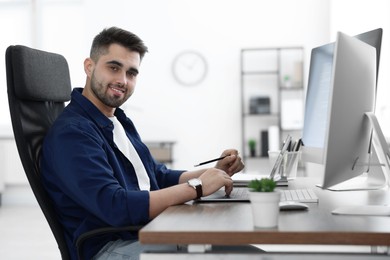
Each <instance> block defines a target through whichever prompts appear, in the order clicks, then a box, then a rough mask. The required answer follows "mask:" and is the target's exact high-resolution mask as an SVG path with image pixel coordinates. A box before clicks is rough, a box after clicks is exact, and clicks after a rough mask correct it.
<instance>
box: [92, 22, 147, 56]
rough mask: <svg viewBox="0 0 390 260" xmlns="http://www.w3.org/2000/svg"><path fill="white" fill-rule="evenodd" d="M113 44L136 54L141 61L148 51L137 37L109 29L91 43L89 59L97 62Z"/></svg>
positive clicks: (126, 32)
mask: <svg viewBox="0 0 390 260" xmlns="http://www.w3.org/2000/svg"><path fill="white" fill-rule="evenodd" d="M114 43H116V44H119V45H121V46H123V47H125V48H127V49H128V50H130V51H135V52H138V53H139V55H140V57H141V60H142V58H143V57H144V55H145V53H146V52H147V51H148V47H146V46H145V44H144V42H143V41H142V40H141V39H140V38H139V37H138V36H137V35H135V34H133V33H131V32H129V31H126V30H123V29H120V28H117V27H110V28H106V29H104V30H103V31H101V32H100V33H99V34H98V35H96V36H95V38H94V39H93V42H92V47H91V52H90V57H91V58H92V59H93V60H94V61H97V60H98V59H99V57H100V56H101V55H102V54H104V53H107V51H108V47H109V46H110V45H111V44H114Z"/></svg>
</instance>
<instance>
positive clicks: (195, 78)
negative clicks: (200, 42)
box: [172, 51, 207, 86]
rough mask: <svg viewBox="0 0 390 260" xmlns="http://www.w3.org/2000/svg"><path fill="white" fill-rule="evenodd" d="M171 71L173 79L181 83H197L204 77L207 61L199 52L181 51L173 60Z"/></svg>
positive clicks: (186, 84)
mask: <svg viewBox="0 0 390 260" xmlns="http://www.w3.org/2000/svg"><path fill="white" fill-rule="evenodd" d="M172 73H173V77H174V78H175V80H176V81H177V82H178V83H180V84H182V85H185V86H194V85H197V84H199V83H201V82H202V81H203V80H204V79H205V78H206V75H207V61H206V59H205V58H204V56H203V55H202V54H200V53H199V52H196V51H184V52H181V53H179V54H178V55H177V56H176V57H175V59H174V60H173V63H172Z"/></svg>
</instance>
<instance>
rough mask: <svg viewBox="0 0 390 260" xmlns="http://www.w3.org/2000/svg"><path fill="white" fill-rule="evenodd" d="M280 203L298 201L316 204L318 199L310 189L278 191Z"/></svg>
mask: <svg viewBox="0 0 390 260" xmlns="http://www.w3.org/2000/svg"><path fill="white" fill-rule="evenodd" d="M280 192H281V193H282V194H281V197H280V201H298V202H304V203H310V202H314V203H317V202H318V197H317V195H316V194H315V192H314V191H313V190H312V189H297V190H280Z"/></svg>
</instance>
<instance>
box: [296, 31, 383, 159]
mask: <svg viewBox="0 0 390 260" xmlns="http://www.w3.org/2000/svg"><path fill="white" fill-rule="evenodd" d="M382 34H383V30H382V29H381V28H378V29H375V30H371V31H368V32H364V33H361V34H358V35H356V36H354V37H355V38H357V39H359V40H361V41H363V42H365V43H367V44H369V45H371V46H373V47H375V49H376V79H377V80H378V73H379V62H380V53H381V43H382ZM334 47H335V43H334V42H333V43H329V44H326V45H323V46H319V47H317V48H314V49H313V50H312V52H311V60H310V70H309V80H308V87H307V93H306V105H305V117H304V122H305V123H304V127H303V135H302V141H303V143H304V147H303V149H302V150H303V153H302V156H303V159H304V161H306V162H311V163H316V164H320V165H323V163H324V153H323V151H324V145H325V133H326V123H327V114H328V104H329V98H328V96H329V91H330V87H331V80H332V68H333V58H334Z"/></svg>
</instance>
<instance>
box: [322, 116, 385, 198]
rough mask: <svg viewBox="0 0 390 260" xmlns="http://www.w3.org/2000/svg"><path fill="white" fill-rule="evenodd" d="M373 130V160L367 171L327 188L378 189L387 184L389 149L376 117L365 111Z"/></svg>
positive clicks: (347, 189) (343, 189)
mask: <svg viewBox="0 0 390 260" xmlns="http://www.w3.org/2000/svg"><path fill="white" fill-rule="evenodd" d="M365 115H366V116H367V117H368V119H369V121H370V123H371V126H372V128H373V130H374V132H373V138H372V139H373V147H374V153H373V160H371V162H369V164H368V165H369V168H370V169H369V171H368V172H365V173H363V174H362V175H359V176H357V177H355V178H352V179H349V180H347V181H344V182H341V183H339V184H336V185H334V186H331V187H329V188H327V189H328V190H331V191H354V190H355V191H356V190H378V189H382V188H385V187H388V186H389V176H390V150H389V147H388V145H387V142H386V139H385V137H384V135H383V132H382V129H381V127H380V125H379V122H378V119H377V117H376V116H375V114H374V113H372V112H367V113H365Z"/></svg>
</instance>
